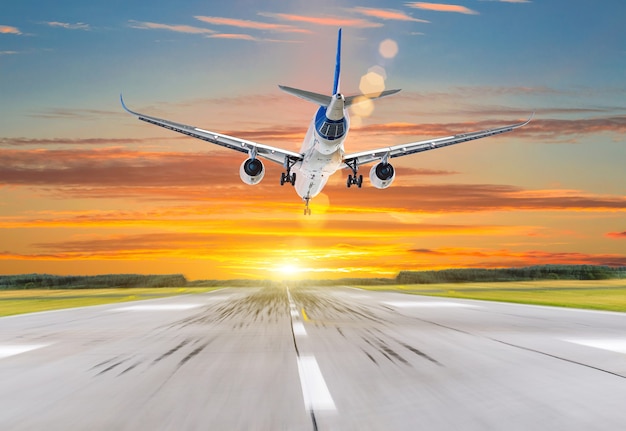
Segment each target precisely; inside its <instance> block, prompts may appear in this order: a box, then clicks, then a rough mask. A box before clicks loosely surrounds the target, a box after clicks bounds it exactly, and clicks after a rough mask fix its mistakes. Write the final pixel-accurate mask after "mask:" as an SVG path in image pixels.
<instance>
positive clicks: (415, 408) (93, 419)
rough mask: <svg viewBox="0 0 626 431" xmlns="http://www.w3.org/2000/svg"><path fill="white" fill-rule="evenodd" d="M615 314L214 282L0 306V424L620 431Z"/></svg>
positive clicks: (619, 327)
mask: <svg viewBox="0 0 626 431" xmlns="http://www.w3.org/2000/svg"><path fill="white" fill-rule="evenodd" d="M624 427H626V314H622V313H609V312H593V311H582V310H571V309H559V308H550V307H535V306H524V305H515V304H503V303H495V302H481V301H467V300H457V299H448V298H434V297H423V296H414V295H406V294H401V293H391V292H375V291H364V290H359V289H352V288H316V289H313V288H310V289H270V288H265V289H242V288H237V289H222V290H217V291H214V292H211V293H207V294H200V295H185V296H178V297H171V298H164V299H156V300H149V301H140V302H131V303H124V304H114V305H106V306H96V307H85V308H79V309H70V310H62V311H55V312H46V313H36V314H30V315H22V316H14V317H6V318H2V319H0V430H87V429H89V430H316V429H317V430H452V429H455V430H530V429H532V430H618V429H624Z"/></svg>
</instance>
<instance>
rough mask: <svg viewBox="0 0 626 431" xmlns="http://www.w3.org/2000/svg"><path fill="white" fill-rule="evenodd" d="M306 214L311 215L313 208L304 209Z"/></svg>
mask: <svg viewBox="0 0 626 431" xmlns="http://www.w3.org/2000/svg"><path fill="white" fill-rule="evenodd" d="M304 215H305V216H306V215H309V216H310V215H311V208H305V209H304Z"/></svg>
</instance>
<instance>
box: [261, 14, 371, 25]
mask: <svg viewBox="0 0 626 431" xmlns="http://www.w3.org/2000/svg"><path fill="white" fill-rule="evenodd" d="M259 15H262V16H265V17H269V18H276V19H280V20H283V21H290V22H303V23H307V24H315V25H323V26H332V27H356V28H373V27H382V24H380V23H375V22H371V21H367V20H364V19H360V18H347V17H336V16H308V15H295V14H287V13H269V12H262V13H260V14H259Z"/></svg>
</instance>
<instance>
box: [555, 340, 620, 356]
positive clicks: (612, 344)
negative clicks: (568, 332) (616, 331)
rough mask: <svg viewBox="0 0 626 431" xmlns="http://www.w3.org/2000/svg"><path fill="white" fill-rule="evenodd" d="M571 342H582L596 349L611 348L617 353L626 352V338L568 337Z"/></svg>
mask: <svg viewBox="0 0 626 431" xmlns="http://www.w3.org/2000/svg"><path fill="white" fill-rule="evenodd" d="M564 341H567V342H569V343H574V344H580V345H581V346H587V347H595V348H596V349H603V350H611V351H613V352H617V353H626V339H623V338H622V339H619V338H618V339H613V340H611V339H597V340H588V339H587V340H576V339H566V340H564Z"/></svg>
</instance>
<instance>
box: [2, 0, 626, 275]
mask: <svg viewBox="0 0 626 431" xmlns="http://www.w3.org/2000/svg"><path fill="white" fill-rule="evenodd" d="M624 17H626V2H624V1H623V0H606V1H602V2H592V1H589V0H585V1H582V0H554V1H540V0H536V1H529V0H528V1H527V0H500V1H498V0H472V1H457V2H455V3H454V4H443V3H425V2H407V1H382V0H364V1H362V2H359V1H349V0H340V1H328V0H320V1H308V0H306V1H304V0H296V1H275V0H274V1H272V0H260V1H252V0H232V1H229V2H218V1H208V0H204V1H201V0H182V1H177V2H164V1H162V2H159V1H156V2H155V1H146V0H137V1H132V2H128V1H119V0H107V1H99V0H94V1H89V2H85V1H82V0H81V1H78V0H60V1H56V2H42V1H34V0H20V1H3V2H2V3H1V4H0V96H1V101H2V102H1V103H0V273H1V274H20V273H35V272H37V273H51V274H75V275H79V274H101V273H183V274H185V275H186V276H187V277H188V278H189V279H230V278H281V277H301V278H337V277H364V276H375V277H392V276H395V275H396V273H397V272H398V271H400V270H421V269H440V268H449V267H502V266H526V265H536V264H548V263H567V264H602V265H613V266H623V265H626V79H625V77H626V72H625V71H626V27H625V26H624ZM339 27H342V28H343V65H342V66H343V67H342V77H341V78H342V79H341V85H342V91H343V92H344V93H345V94H357V93H359V88H363V85H364V84H363V82H365V80H364V78H363V77H364V76H365V75H366V74H368V72H370V73H371V72H372V71H374V72H376V73H378V74H379V75H380V76H384V78H385V81H384V84H385V87H386V88H387V89H392V88H401V89H402V92H401V93H399V94H398V95H395V96H393V97H390V98H387V99H384V100H381V101H377V102H376V103H375V105H374V109H373V111H371V112H364V111H352V112H351V119H352V129H351V131H350V135H349V136H348V139H347V141H346V151H347V152H348V153H350V152H354V151H359V150H365V149H368V148H376V147H380V146H386V145H393V144H401V143H403V142H411V141H415V140H419V139H426V138H429V137H438V136H447V135H450V134H454V133H459V132H467V131H473V130H479V129H482V128H488V127H492V126H500V125H504V124H510V123H512V122H517V121H519V120H522V119H525V118H527V117H528V116H529V115H530V113H531V112H533V111H535V112H536V115H535V119H534V120H533V122H532V123H530V124H529V125H528V126H526V127H524V128H522V129H518V130H516V131H514V132H512V133H510V134H506V135H503V136H499V137H493V138H487V139H482V140H478V141H474V142H468V143H465V144H461V145H457V146H453V147H450V148H444V149H441V150H435V151H429V152H426V153H422V154H416V155H413V156H409V157H405V158H402V159H394V160H393V163H394V166H395V167H396V171H397V177H396V180H395V182H394V184H393V185H392V186H391V187H390V188H388V189H386V190H377V189H375V188H373V187H372V186H371V185H370V184H369V182H367V180H366V181H365V182H364V185H363V188H362V189H355V188H351V189H347V188H346V186H345V179H346V177H347V175H348V173H349V172H346V171H343V172H338V173H337V174H335V176H334V177H332V178H331V180H330V182H329V184H328V186H327V187H326V188H325V189H324V192H323V194H322V195H320V196H318V197H317V198H315V199H314V200H313V201H312V203H311V209H312V211H313V215H312V216H310V217H305V216H304V215H303V211H302V209H303V206H304V205H303V203H302V201H301V200H300V198H299V197H298V196H297V195H296V193H295V191H294V190H293V188H292V187H288V186H285V187H281V186H280V184H279V179H280V173H281V172H282V167H281V166H278V165H275V164H272V163H270V162H266V163H265V165H266V171H267V172H266V175H265V179H264V180H263V182H262V183H261V184H259V185H256V186H247V185H245V184H243V183H242V182H241V180H240V178H239V174H238V171H239V165H240V164H241V162H242V161H243V160H244V159H245V156H244V155H242V154H239V153H235V152H231V151H229V150H226V149H223V148H219V147H215V146H212V145H210V144H208V143H205V142H202V141H198V140H193V139H190V138H187V137H184V136H180V135H178V134H175V133H173V132H170V131H168V130H164V129H161V128H158V127H154V126H151V125H149V124H147V123H144V122H141V121H138V120H137V119H135V118H134V117H133V116H131V115H129V114H127V113H126V112H124V111H123V110H122V108H121V106H120V104H119V94H120V92H123V93H124V98H125V100H126V102H127V104H128V105H129V107H130V108H131V109H134V110H137V111H139V112H143V113H145V114H149V115H153V116H157V117H161V118H167V119H170V120H173V121H178V122H182V123H186V124H193V125H195V126H198V127H202V128H204V129H208V130H213V131H216V132H221V133H226V134H230V135H235V136H238V137H242V138H246V139H250V140H254V141H257V142H261V143H266V144H270V145H275V146H280V147H284V148H286V149H289V150H294V151H298V150H299V149H300V146H301V143H302V139H303V138H304V133H305V132H306V129H307V127H308V123H309V121H310V119H311V116H312V115H313V114H314V112H315V110H316V107H315V106H313V105H311V104H309V103H307V102H305V101H302V100H300V99H297V98H294V97H292V96H289V95H287V94H284V93H282V92H280V90H279V89H278V87H277V84H284V85H289V86H293V87H298V88H304V89H308V90H311V91H316V92H322V93H328V92H330V90H331V89H332V75H333V65H334V55H335V46H336V33H337V29H338V28H339ZM370 76H371V75H370ZM369 168H370V166H364V167H363V168H362V170H361V172H360V173H362V174H364V176H365V177H367V174H368V172H369Z"/></svg>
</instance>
